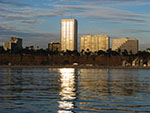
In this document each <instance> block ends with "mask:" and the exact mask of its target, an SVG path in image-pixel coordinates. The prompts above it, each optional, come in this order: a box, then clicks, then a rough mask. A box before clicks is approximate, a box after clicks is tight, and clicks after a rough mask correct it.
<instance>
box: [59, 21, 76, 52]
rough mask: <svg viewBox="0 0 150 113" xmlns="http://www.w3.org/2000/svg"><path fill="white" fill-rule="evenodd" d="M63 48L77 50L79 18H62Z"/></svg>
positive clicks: (63, 49) (64, 49)
mask: <svg viewBox="0 0 150 113" xmlns="http://www.w3.org/2000/svg"><path fill="white" fill-rule="evenodd" d="M61 50H62V51H66V50H71V51H73V50H77V20H76V19H62V20H61Z"/></svg>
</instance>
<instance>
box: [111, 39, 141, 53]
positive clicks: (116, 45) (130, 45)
mask: <svg viewBox="0 0 150 113" xmlns="http://www.w3.org/2000/svg"><path fill="white" fill-rule="evenodd" d="M119 49H120V50H121V52H123V51H124V50H125V49H126V50H127V51H128V52H130V51H132V53H133V54H136V53H137V52H138V40H136V39H135V38H127V37H126V38H119V39H113V43H112V50H113V51H118V50H119Z"/></svg>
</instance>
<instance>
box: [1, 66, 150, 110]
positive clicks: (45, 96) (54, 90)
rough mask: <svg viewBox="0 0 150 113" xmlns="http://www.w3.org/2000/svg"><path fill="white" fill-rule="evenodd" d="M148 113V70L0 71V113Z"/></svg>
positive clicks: (149, 85)
mask: <svg viewBox="0 0 150 113" xmlns="http://www.w3.org/2000/svg"><path fill="white" fill-rule="evenodd" d="M127 112H128V113H138V112H139V113H145V112H150V70H146V69H133V70H132V69H127V70H123V69H74V68H58V69H52V68H50V69H48V68H38V69H36V68H35V69H25V68H24V69H19V68H18V69H16V68H15V69H13V68H12V69H10V68H0V113H127Z"/></svg>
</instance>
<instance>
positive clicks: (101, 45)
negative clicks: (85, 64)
mask: <svg viewBox="0 0 150 113" xmlns="http://www.w3.org/2000/svg"><path fill="white" fill-rule="evenodd" d="M109 40H110V38H109V36H104V35H85V36H82V37H81V38H80V51H82V50H84V51H86V50H87V49H88V50H89V51H91V52H95V51H98V50H103V51H106V50H108V49H109V45H110V44H109V43H110V41H109Z"/></svg>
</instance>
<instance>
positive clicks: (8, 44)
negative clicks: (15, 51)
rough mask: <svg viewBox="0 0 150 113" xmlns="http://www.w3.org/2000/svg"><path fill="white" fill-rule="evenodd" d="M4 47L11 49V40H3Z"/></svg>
mask: <svg viewBox="0 0 150 113" xmlns="http://www.w3.org/2000/svg"><path fill="white" fill-rule="evenodd" d="M3 48H4V50H5V51H7V50H11V43H10V42H3Z"/></svg>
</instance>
